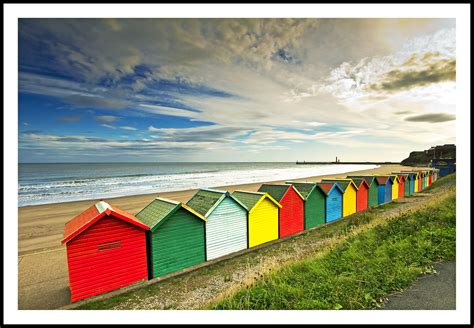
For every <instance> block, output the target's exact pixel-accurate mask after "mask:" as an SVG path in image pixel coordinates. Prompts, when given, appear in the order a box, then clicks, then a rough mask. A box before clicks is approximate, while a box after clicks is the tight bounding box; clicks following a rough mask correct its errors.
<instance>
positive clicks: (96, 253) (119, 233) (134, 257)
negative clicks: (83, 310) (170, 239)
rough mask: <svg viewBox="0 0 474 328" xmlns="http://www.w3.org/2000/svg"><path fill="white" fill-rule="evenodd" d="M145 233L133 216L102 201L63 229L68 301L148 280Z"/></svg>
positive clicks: (144, 226)
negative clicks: (68, 290) (67, 277)
mask: <svg viewBox="0 0 474 328" xmlns="http://www.w3.org/2000/svg"><path fill="white" fill-rule="evenodd" d="M146 231H148V227H147V226H146V225H145V224H143V223H142V222H140V220H138V219H137V218H136V217H134V216H133V215H131V214H130V213H127V212H125V211H123V210H120V209H119V208H117V207H115V206H112V205H110V204H108V203H106V202H104V201H100V202H97V203H96V204H94V205H92V206H91V207H89V208H88V209H87V210H85V211H84V212H82V213H81V214H79V215H77V216H76V217H74V218H72V219H71V220H70V221H69V222H67V223H66V225H65V227H64V238H63V240H62V243H63V244H66V253H67V263H68V273H69V287H70V290H71V295H70V298H71V301H72V302H76V301H79V300H82V299H85V298H88V297H91V296H95V295H99V294H102V293H106V292H109V291H112V290H114V289H118V288H122V287H125V286H128V285H131V284H133V283H136V282H138V281H141V280H145V279H147V275H148V272H147V271H148V269H147V254H146Z"/></svg>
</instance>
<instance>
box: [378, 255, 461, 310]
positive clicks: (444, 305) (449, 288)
mask: <svg viewBox="0 0 474 328" xmlns="http://www.w3.org/2000/svg"><path fill="white" fill-rule="evenodd" d="M433 267H434V268H435V270H436V271H437V272H438V273H437V274H428V275H424V276H422V277H420V278H418V279H417V280H416V281H415V283H414V285H413V286H412V287H410V288H408V289H407V290H405V291H404V292H402V293H399V294H393V295H390V296H388V299H389V301H388V303H387V304H386V305H385V307H384V308H382V309H383V310H455V309H456V261H451V262H444V263H437V264H435V265H434V266H433Z"/></svg>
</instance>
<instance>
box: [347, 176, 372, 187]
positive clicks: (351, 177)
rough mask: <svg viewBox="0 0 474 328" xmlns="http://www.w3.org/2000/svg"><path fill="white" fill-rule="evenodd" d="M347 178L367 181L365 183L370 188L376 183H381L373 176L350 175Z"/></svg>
mask: <svg viewBox="0 0 474 328" xmlns="http://www.w3.org/2000/svg"><path fill="white" fill-rule="evenodd" d="M347 178H349V179H353V180H354V178H356V179H365V182H367V184H368V185H369V186H371V185H372V183H373V182H374V181H375V182H376V183H379V182H378V180H377V179H376V178H375V176H373V175H348V176H347Z"/></svg>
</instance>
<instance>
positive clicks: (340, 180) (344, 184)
mask: <svg viewBox="0 0 474 328" xmlns="http://www.w3.org/2000/svg"><path fill="white" fill-rule="evenodd" d="M323 182H336V183H337V184H338V185H339V186H340V187H341V188H342V190H343V191H346V189H347V187H349V185H351V184H352V185H353V186H354V188H356V190H358V189H359V187H357V186H356V184H355V183H354V181H352V179H343V178H334V179H323Z"/></svg>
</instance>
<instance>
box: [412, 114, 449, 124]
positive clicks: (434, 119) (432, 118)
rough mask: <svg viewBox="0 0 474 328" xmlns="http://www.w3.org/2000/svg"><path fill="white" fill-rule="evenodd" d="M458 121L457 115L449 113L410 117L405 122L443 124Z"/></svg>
mask: <svg viewBox="0 0 474 328" xmlns="http://www.w3.org/2000/svg"><path fill="white" fill-rule="evenodd" d="M455 119H456V116H455V115H451V114H448V113H433V114H423V115H416V116H410V117H407V118H405V121H408V122H427V123H441V122H449V121H454V120H455Z"/></svg>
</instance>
